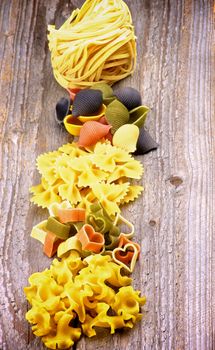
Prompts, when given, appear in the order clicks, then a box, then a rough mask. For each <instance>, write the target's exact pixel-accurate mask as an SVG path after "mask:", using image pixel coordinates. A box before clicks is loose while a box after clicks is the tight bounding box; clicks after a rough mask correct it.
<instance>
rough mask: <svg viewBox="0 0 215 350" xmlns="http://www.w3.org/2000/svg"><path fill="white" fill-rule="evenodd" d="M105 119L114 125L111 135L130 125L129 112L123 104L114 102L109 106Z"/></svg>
mask: <svg viewBox="0 0 215 350" xmlns="http://www.w3.org/2000/svg"><path fill="white" fill-rule="evenodd" d="M105 117H106V119H107V121H108V123H109V124H110V125H112V128H111V133H112V134H114V133H115V132H116V130H117V129H119V128H120V126H122V125H124V124H127V123H128V121H129V112H128V110H127V108H126V107H125V106H124V105H123V104H122V103H121V102H119V101H117V100H114V101H113V102H111V103H110V104H109V105H108V106H107V108H106V111H105Z"/></svg>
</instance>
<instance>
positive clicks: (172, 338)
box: [0, 0, 215, 350]
mask: <svg viewBox="0 0 215 350" xmlns="http://www.w3.org/2000/svg"><path fill="white" fill-rule="evenodd" d="M126 2H127V4H128V5H129V7H130V8H131V12H132V15H133V21H134V23H135V27H136V34H137V37H138V65H137V69H136V71H135V73H134V75H133V76H132V77H130V78H128V79H127V80H125V81H124V82H122V83H121V85H131V86H134V87H137V88H139V89H140V91H141V93H142V96H143V101H144V104H148V105H149V106H151V108H152V112H151V113H150V115H149V117H148V120H147V128H148V130H149V131H150V132H151V134H152V135H153V136H154V137H155V139H156V140H157V142H158V143H159V144H160V147H159V149H158V151H156V152H154V153H150V154H148V155H146V156H144V157H139V159H141V161H142V162H143V164H144V167H145V174H144V177H143V185H144V187H145V192H144V195H143V196H142V197H141V198H139V199H138V200H137V201H136V202H135V203H134V204H133V205H130V206H128V207H127V208H125V209H124V212H125V213H126V215H127V216H129V217H130V218H132V220H133V222H134V223H135V227H136V240H137V241H138V242H139V243H140V244H141V246H142V258H141V259H140V261H139V263H138V264H137V267H136V270H135V272H134V273H133V277H134V286H135V287H136V288H138V289H139V290H141V291H142V293H143V294H145V295H146V296H147V304H146V306H145V307H144V317H143V320H142V322H141V323H139V324H138V325H137V326H136V327H135V328H134V329H133V330H131V331H128V332H118V333H117V334H116V335H114V336H109V335H107V334H101V336H99V337H98V338H95V339H94V338H93V339H86V338H84V337H83V338H82V339H81V340H80V341H79V343H78V344H77V346H76V349H77V350H78V349H79V350H85V349H87V350H91V349H94V350H95V349H114V350H118V349H126V350H129V349H132V350H140V349H144V350H150V349H164V350H173V349H175V350H183V349H186V350H187V349H190V350H204V349H206V350H211V349H214V348H215V334H214V332H215V318H214V314H215V293H214V291H215V278H214V276H213V272H214V270H215V240H214V237H213V234H214V227H215V222H214V217H213V216H214V210H215V193H214V185H215V173H214V164H215V148H214V144H215V140H214V135H215V130H214V129H215V115H214V114H215V113H214V108H215V103H214V96H215V88H214V83H215V76H214V68H215V65H214V64H215V60H214V19H213V17H214V13H213V8H214V2H213V1H212V0H208V1H205V0H198V1H195V0H181V1H177V0H169V1H168V0H162V1H160V0H151V1H150V0H133V1H131V0H127V1H126ZM82 3H83V1H68V0H47V1H42V0H30V1H28V0H2V1H1V2H0V62H1V66H0V98H1V99H0V101H1V102H0V128H1V134H0V144H1V162H0V169H1V177H0V181H1V182H0V183H1V185H0V201H1V226H2V229H1V240H0V263H1V265H0V272H1V273H0V300H1V309H0V313H1V317H0V349H1V350H14V349H17V350H26V349H28V350H35V349H38V350H39V349H44V347H43V345H42V343H41V341H40V340H39V339H38V338H37V339H36V338H35V337H34V336H33V335H32V333H31V330H30V328H29V326H28V324H27V322H26V321H25V312H26V311H27V309H28V305H27V303H26V301H25V298H24V295H23V287H24V286H26V285H27V283H28V282H27V279H28V276H29V275H30V274H31V273H33V272H36V271H41V270H42V269H43V268H45V267H48V266H49V263H50V262H49V259H48V258H45V257H44V256H43V254H42V251H41V247H40V244H39V243H38V242H36V241H34V240H33V239H31V238H30V237H29V235H30V231H31V228H32V226H33V225H34V224H36V223H37V222H39V221H40V220H41V219H43V218H45V217H46V213H45V212H43V211H42V210H40V209H38V208H36V207H35V206H33V205H31V204H30V202H29V193H28V188H29V187H30V186H31V185H32V184H35V183H37V181H38V180H39V176H38V174H37V171H36V167H35V159H36V156H37V155H38V154H40V153H42V152H46V151H49V150H53V149H56V148H57V147H59V146H60V145H61V144H63V143H66V142H67V141H68V140H69V136H68V135H67V134H66V132H64V131H63V130H61V129H59V128H58V127H57V125H56V124H55V121H54V118H53V110H54V106H55V103H56V101H57V99H58V98H59V97H61V96H62V95H65V92H64V90H63V89H61V88H60V87H59V86H58V85H57V83H56V82H55V80H54V78H53V75H52V70H51V66H50V55H49V52H48V46H47V39H46V26H47V24H48V23H56V24H57V25H60V24H61V23H62V22H63V21H64V20H65V18H66V17H68V15H69V14H70V12H71V11H72V10H73V9H74V8H75V7H77V6H81V4H82Z"/></svg>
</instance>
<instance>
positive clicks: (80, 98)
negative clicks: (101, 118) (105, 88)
mask: <svg viewBox="0 0 215 350" xmlns="http://www.w3.org/2000/svg"><path fill="white" fill-rule="evenodd" d="M102 102H103V99H102V93H101V91H99V90H92V89H87V90H81V91H79V92H78V93H77V94H76V95H75V98H74V101H73V107H72V115H73V116H74V117H79V116H80V115H83V116H88V115H93V114H96V113H98V111H99V109H100V108H101V106H102Z"/></svg>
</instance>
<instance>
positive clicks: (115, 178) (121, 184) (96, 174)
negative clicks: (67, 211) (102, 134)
mask: <svg viewBox="0 0 215 350" xmlns="http://www.w3.org/2000/svg"><path fill="white" fill-rule="evenodd" d="M49 157H50V159H49ZM37 164H38V169H39V171H40V173H41V174H42V178H41V184H39V185H37V186H33V187H31V189H30V191H31V192H32V193H33V196H32V198H31V201H32V202H33V203H35V204H37V205H39V206H41V207H43V208H48V207H50V205H51V204H52V203H54V202H57V203H61V202H62V201H64V200H67V201H69V202H70V204H71V205H72V206H78V207H81V208H85V209H88V208H89V206H90V204H92V203H93V202H95V200H96V199H97V200H99V201H100V202H101V204H102V205H103V206H104V208H105V209H106V211H107V212H108V214H109V215H115V214H116V213H119V212H120V208H119V206H120V205H121V204H122V203H127V202H129V201H131V200H134V199H135V198H136V197H137V191H135V190H134V189H133V190H130V191H129V188H130V183H129V178H132V179H133V178H134V179H139V178H140V176H141V174H142V171H143V170H142V165H141V163H140V162H138V161H137V160H134V158H133V157H132V156H131V155H130V154H129V153H128V152H126V151H125V150H123V149H120V148H117V147H115V146H112V145H111V143H110V142H109V141H105V140H102V141H100V142H97V143H96V144H95V145H94V146H92V147H88V148H85V150H83V149H80V148H79V147H78V145H77V143H75V142H73V143H71V144H69V143H68V144H66V145H63V146H62V147H60V148H59V149H58V150H57V151H54V152H49V153H46V154H44V155H41V156H39V157H38V160H37ZM124 179H125V180H124ZM85 190H86V191H87V197H85V193H86V192H84V191H85ZM89 193H91V194H90V195H89V196H88V194H89Z"/></svg>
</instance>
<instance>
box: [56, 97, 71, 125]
mask: <svg viewBox="0 0 215 350" xmlns="http://www.w3.org/2000/svg"><path fill="white" fill-rule="evenodd" d="M70 104H71V102H70V99H68V98H66V97H61V99H60V100H59V101H58V102H57V104H56V107H55V119H56V121H57V123H58V124H63V120H64V118H65V117H66V116H67V115H68V114H69V113H70Z"/></svg>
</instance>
